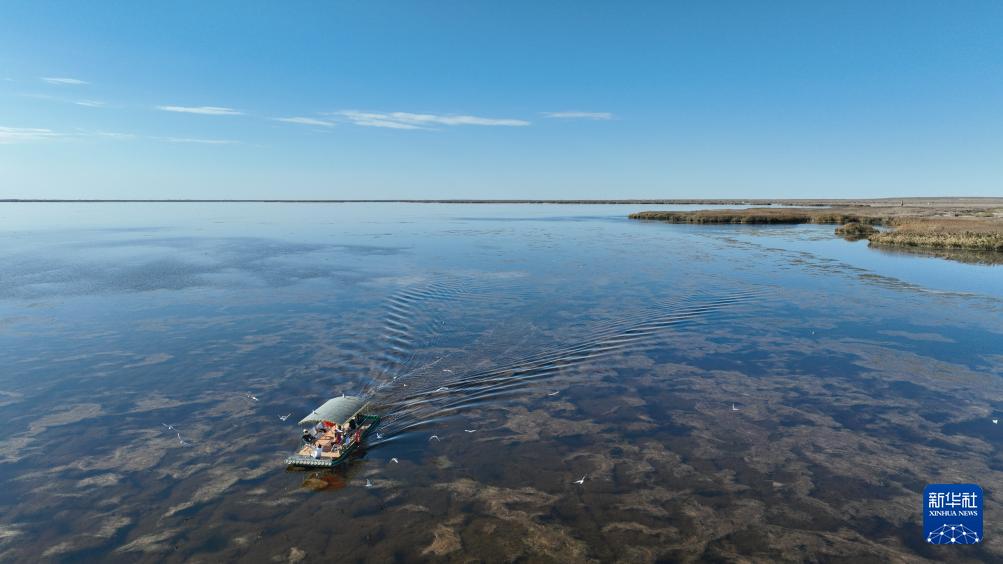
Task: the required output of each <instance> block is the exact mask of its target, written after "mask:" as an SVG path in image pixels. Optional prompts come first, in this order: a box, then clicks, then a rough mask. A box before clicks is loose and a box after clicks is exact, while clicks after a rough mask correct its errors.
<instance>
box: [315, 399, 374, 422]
mask: <svg viewBox="0 0 1003 564" xmlns="http://www.w3.org/2000/svg"><path fill="white" fill-rule="evenodd" d="M365 405H366V399H365V398H360V397H358V396H341V397H338V398H331V399H329V400H327V401H326V402H324V405H322V406H320V407H318V408H317V409H315V410H313V411H311V412H310V415H307V416H306V417H304V418H303V419H301V420H300V423H299V424H300V425H309V424H315V423H319V422H321V421H333V422H334V423H344V422H345V421H348V420H349V419H351V418H352V416H353V415H355V414H356V413H358V412H359V410H360V409H362V408H363V407H365Z"/></svg>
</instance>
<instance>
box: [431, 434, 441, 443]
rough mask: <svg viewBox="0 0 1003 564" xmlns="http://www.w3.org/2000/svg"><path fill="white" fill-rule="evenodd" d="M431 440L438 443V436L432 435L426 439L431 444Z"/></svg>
mask: <svg viewBox="0 0 1003 564" xmlns="http://www.w3.org/2000/svg"><path fill="white" fill-rule="evenodd" d="M432 439H435V440H437V441H438V440H439V435H432V436H431V437H429V438H428V440H429V442H431V441H432Z"/></svg>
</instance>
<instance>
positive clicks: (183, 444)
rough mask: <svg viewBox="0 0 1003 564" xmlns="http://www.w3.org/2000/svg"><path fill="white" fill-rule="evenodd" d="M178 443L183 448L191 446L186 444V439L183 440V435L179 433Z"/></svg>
mask: <svg viewBox="0 0 1003 564" xmlns="http://www.w3.org/2000/svg"><path fill="white" fill-rule="evenodd" d="M178 443H179V444H180V445H181V446H188V444H189V443H186V442H185V441H184V439H182V438H181V433H178Z"/></svg>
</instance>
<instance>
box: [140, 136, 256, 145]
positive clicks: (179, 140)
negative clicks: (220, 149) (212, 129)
mask: <svg viewBox="0 0 1003 564" xmlns="http://www.w3.org/2000/svg"><path fill="white" fill-rule="evenodd" d="M152 139H157V140H159V141H166V142H168V143H201V144H203V145H235V144H237V143H239V141H231V140H229V139H195V138H192V137H153V138H152Z"/></svg>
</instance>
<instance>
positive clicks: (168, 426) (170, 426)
mask: <svg viewBox="0 0 1003 564" xmlns="http://www.w3.org/2000/svg"><path fill="white" fill-rule="evenodd" d="M161 425H163V426H164V427H167V430H168V431H176V430H177V429H175V428H174V425H168V424H167V423H161Z"/></svg>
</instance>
